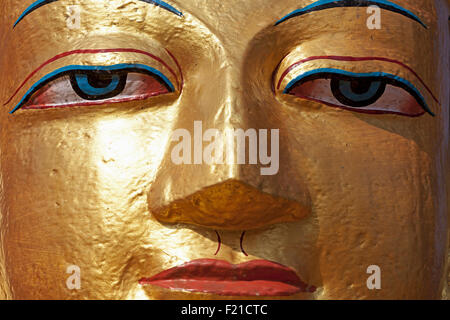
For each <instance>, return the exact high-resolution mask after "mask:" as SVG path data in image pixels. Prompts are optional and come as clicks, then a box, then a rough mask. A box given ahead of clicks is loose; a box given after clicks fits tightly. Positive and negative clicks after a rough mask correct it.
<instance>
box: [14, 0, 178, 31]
mask: <svg viewBox="0 0 450 320" xmlns="http://www.w3.org/2000/svg"><path fill="white" fill-rule="evenodd" d="M56 1H59V0H37V1H35V2H33V3H32V4H31V5H30V6H29V7H28V8H26V9H25V11H24V12H23V13H22V14H21V15H20V17H19V19H17V21H16V22H15V23H14V26H13V28H15V27H16V25H17V24H18V23H19V22H20V21H22V20H23V18H25V17H26V16H27V15H29V14H30V13H32V12H33V11H34V10H36V9H39V8H40V7H43V6H45V5H47V4H50V3H52V2H56ZM138 1H141V2H145V3H149V4H153V5H155V6H158V7H161V8H163V9H165V10H167V11H169V12H172V13H174V14H176V15H177V16H180V17H182V16H183V13H182V12H181V11H179V10H177V9H175V8H174V7H172V6H171V5H170V4H168V3H166V2H164V1H162V0H138Z"/></svg>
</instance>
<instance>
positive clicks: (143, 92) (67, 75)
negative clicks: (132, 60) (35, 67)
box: [11, 65, 175, 112]
mask: <svg viewBox="0 0 450 320" xmlns="http://www.w3.org/2000/svg"><path fill="white" fill-rule="evenodd" d="M174 91H175V88H174V86H173V84H172V82H171V81H170V80H169V79H168V78H167V77H166V76H164V75H163V74H162V73H161V72H159V71H157V70H156V69H153V68H150V67H147V66H144V65H126V66H124V65H114V66H108V67H88V66H70V67H65V68H61V69H59V70H57V71H55V72H53V73H52V74H50V75H47V76H45V77H44V78H42V79H41V80H39V81H38V82H37V83H36V84H35V85H33V87H32V88H31V89H30V90H28V92H27V93H26V94H25V96H24V97H23V98H22V100H21V101H20V102H19V104H18V105H16V107H15V108H14V109H13V110H12V111H11V112H15V111H16V110H18V109H19V108H21V109H49V108H59V107H75V106H91V105H100V104H112V103H118V102H125V101H133V100H144V99H147V98H150V97H154V96H158V95H162V94H167V93H170V92H174Z"/></svg>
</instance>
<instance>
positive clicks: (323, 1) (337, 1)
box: [275, 0, 428, 29]
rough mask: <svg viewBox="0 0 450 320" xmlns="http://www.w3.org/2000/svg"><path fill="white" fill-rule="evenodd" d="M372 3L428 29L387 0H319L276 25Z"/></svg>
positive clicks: (411, 14)
mask: <svg viewBox="0 0 450 320" xmlns="http://www.w3.org/2000/svg"><path fill="white" fill-rule="evenodd" d="M371 5H376V6H378V7H380V8H381V9H385V10H389V11H392V12H395V13H399V14H401V15H403V16H405V17H408V18H410V19H413V20H414V21H416V22H418V23H420V24H421V25H422V26H423V27H424V28H426V29H428V27H427V26H426V25H425V24H424V23H423V22H422V20H420V18H419V17H418V16H416V15H415V14H414V13H412V12H411V11H409V10H407V9H405V8H403V7H401V6H399V5H398V4H395V3H393V2H390V1H386V0H319V1H316V2H314V3H312V4H310V5H308V6H306V7H304V8H302V9H297V10H294V11H292V12H291V13H289V14H287V15H286V16H284V17H283V18H281V19H280V20H278V21H277V22H276V23H275V25H276V26H277V25H279V24H280V23H283V22H285V21H286V20H289V19H291V18H294V17H298V16H302V15H304V14H307V13H310V12H314V11H320V10H325V9H331V8H341V7H368V6H371Z"/></svg>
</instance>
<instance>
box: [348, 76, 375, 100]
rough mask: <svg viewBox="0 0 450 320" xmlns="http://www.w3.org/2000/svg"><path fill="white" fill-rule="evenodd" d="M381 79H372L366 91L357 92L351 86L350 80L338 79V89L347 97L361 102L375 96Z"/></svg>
mask: <svg viewBox="0 0 450 320" xmlns="http://www.w3.org/2000/svg"><path fill="white" fill-rule="evenodd" d="M381 85H382V83H381V81H372V82H371V83H370V84H369V85H368V89H367V91H366V92H362V93H358V92H355V90H354V89H353V88H352V81H347V80H339V91H340V93H341V94H342V95H343V96H345V97H346V98H347V99H349V100H352V101H355V102H362V101H367V100H370V99H372V98H373V97H374V96H376V95H377V94H378V92H379V90H380V88H381Z"/></svg>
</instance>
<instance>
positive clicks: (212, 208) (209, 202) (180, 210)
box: [149, 179, 310, 230]
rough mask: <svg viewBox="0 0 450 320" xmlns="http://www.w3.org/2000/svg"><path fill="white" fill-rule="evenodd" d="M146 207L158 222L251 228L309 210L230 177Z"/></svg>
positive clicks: (290, 218) (307, 205) (298, 216)
mask: <svg viewBox="0 0 450 320" xmlns="http://www.w3.org/2000/svg"><path fill="white" fill-rule="evenodd" d="M149 209H150V212H151V214H153V216H154V217H155V218H156V219H157V220H159V221H161V222H166V223H187V224H194V225H199V226H203V227H207V228H211V229H223V230H250V229H256V228H261V227H264V226H267V225H271V224H275V223H283V222H293V221H297V220H300V219H302V218H304V217H306V216H307V215H308V213H309V212H310V203H309V202H308V203H300V202H298V201H295V200H290V199H286V198H283V197H280V196H274V195H271V194H268V193H265V192H262V191H260V190H258V189H257V188H254V187H252V186H250V185H248V184H246V183H244V182H242V181H240V180H236V179H230V180H227V181H224V182H221V183H218V184H216V185H213V186H208V187H205V188H203V189H201V190H199V191H197V192H194V193H192V194H190V195H188V196H186V197H183V198H180V199H174V200H171V201H168V202H167V203H165V204H158V203H155V202H151V201H149Z"/></svg>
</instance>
